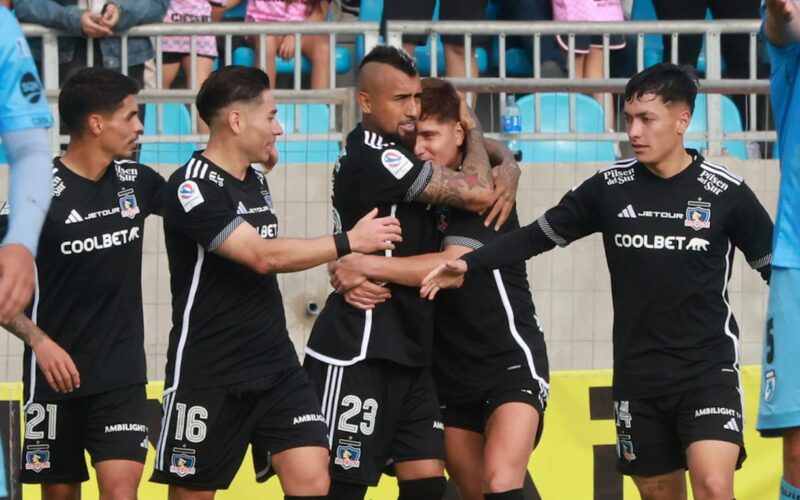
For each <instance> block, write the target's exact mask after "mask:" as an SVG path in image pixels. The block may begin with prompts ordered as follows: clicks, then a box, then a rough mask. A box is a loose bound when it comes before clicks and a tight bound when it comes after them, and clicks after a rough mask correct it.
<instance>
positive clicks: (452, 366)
mask: <svg viewBox="0 0 800 500" xmlns="http://www.w3.org/2000/svg"><path fill="white" fill-rule="evenodd" d="M421 104H422V106H421V108H422V112H421V114H420V119H419V122H418V123H417V141H416V146H415V148H414V154H415V155H416V157H417V158H419V159H420V160H423V161H431V162H432V163H434V164H437V165H443V166H445V167H447V168H450V169H453V170H456V169H458V168H459V166H460V165H461V162H462V159H463V155H464V153H463V147H462V146H463V145H464V139H465V137H466V132H465V129H464V127H463V126H462V125H461V122H460V119H459V113H458V107H459V96H458V94H457V93H456V90H455V89H454V88H453V87H452V85H450V84H449V83H447V82H446V81H444V80H439V79H425V80H423V81H422V99H421ZM509 155H510V153H509ZM518 227H519V223H518V222H517V214H516V210H514V211H513V212H512V214H511V218H510V219H509V220H508V221H507V222H506V223H505V224H504V225H503V226H502V228H501V230H500V232H496V231H494V230H492V229H491V228H487V227H486V226H485V225H484V219H483V217H482V216H481V215H479V214H476V213H473V212H468V211H466V210H461V209H458V208H447V207H443V208H440V209H439V231H440V232H441V233H442V236H443V237H444V238H443V241H442V247H443V250H442V251H441V252H438V253H433V254H424V255H419V256H413V257H397V258H393V259H386V258H385V257H382V256H376V255H358V254H352V255H348V256H346V257H342V258H341V259H339V260H338V261H337V263H336V265H335V266H334V268H335V273H334V274H333V277H332V281H333V282H334V285H335V286H336V288H337V291H339V292H340V293H344V295H345V298H346V299H347V300H348V303H350V304H351V305H353V306H355V307H359V308H364V307H367V308H369V307H374V306H375V304H373V303H365V300H364V299H363V298H362V296H361V295H359V290H358V287H360V286H362V283H364V284H367V285H368V286H369V287H372V286H374V285H371V284H369V283H368V282H367V281H366V280H368V279H369V280H372V281H373V282H376V283H378V282H386V281H389V282H393V283H398V284H401V285H406V286H411V287H418V286H419V284H420V282H421V281H422V278H423V277H424V276H425V275H426V274H427V273H428V272H429V271H430V270H431V269H432V268H433V267H435V266H436V265H438V264H440V263H442V262H446V261H447V260H450V259H456V258H458V257H460V256H462V255H464V254H465V253H467V252H470V251H472V250H474V249H476V248H480V247H481V246H483V245H484V244H485V243H488V242H490V241H492V240H493V239H495V238H497V237H498V236H499V235H500V234H504V233H506V232H508V231H511V230H513V229H515V228H518ZM353 294H356V296H355V297H354V298H353V299H352V300H351V295H353ZM548 375H549V374H548V366H547V354H546V351H545V345H544V336H543V334H542V331H541V327H540V324H539V321H538V318H537V317H536V312H535V309H534V306H533V300H532V298H531V293H530V287H529V285H528V280H527V277H526V271H525V266H524V263H523V262H522V261H520V262H519V263H517V264H516V265H512V266H508V267H505V268H502V269H494V270H482V271H480V272H479V273H477V274H476V276H475V277H474V278H472V279H470V280H469V281H468V282H467V284H466V285H465V286H463V287H462V288H460V289H459V290H453V291H448V292H445V293H442V294H440V295H439V297H438V298H437V301H436V305H435V333H434V348H433V376H434V382H435V383H436V389H437V391H438V396H439V402H440V405H441V409H442V416H443V422H444V440H445V455H446V466H447V471H448V472H449V474H450V477H451V478H453V480H454V481H455V482H456V485H457V487H458V490H459V493H460V495H461V498H462V499H464V500H483V499H484V498H486V499H492V500H503V499H506V500H512V499H522V498H523V496H522V486H523V482H524V479H525V474H526V471H527V465H528V462H529V460H530V455H531V452H532V451H533V448H534V445H535V443H536V442H537V441H538V439H539V437H540V434H541V428H542V416H543V414H544V408H545V405H546V403H547V397H548V392H549V383H548Z"/></svg>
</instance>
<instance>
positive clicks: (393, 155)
mask: <svg viewBox="0 0 800 500" xmlns="http://www.w3.org/2000/svg"><path fill="white" fill-rule="evenodd" d="M381 163H383V166H384V167H386V170H388V171H389V173H390V174H392V175H393V176H395V178H396V179H402V178H403V176H405V175H406V174H407V173H408V171H409V170H411V167H413V166H414V164H413V163H412V162H411V160H409V159H408V158H406V156H405V155H404V154H403V153H401V152H400V151H398V150H396V149H387V150H386V151H384V152H383V154H382V155H381Z"/></svg>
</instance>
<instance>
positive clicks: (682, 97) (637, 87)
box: [625, 63, 699, 113]
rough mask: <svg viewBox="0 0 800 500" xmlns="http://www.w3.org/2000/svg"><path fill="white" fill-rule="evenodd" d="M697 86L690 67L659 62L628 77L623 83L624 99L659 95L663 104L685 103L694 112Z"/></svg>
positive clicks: (697, 83) (629, 99)
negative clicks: (628, 79)
mask: <svg viewBox="0 0 800 500" xmlns="http://www.w3.org/2000/svg"><path fill="white" fill-rule="evenodd" d="M698 87H699V82H698V81H697V75H696V74H695V72H694V70H693V69H692V68H691V67H689V66H678V65H675V64H672V63H659V64H656V65H653V66H650V67H649V68H647V69H645V70H643V71H641V72H639V73H637V74H636V75H634V77H633V78H631V79H630V81H629V82H628V84H627V85H625V100H626V101H631V100H633V99H638V98H639V97H642V96H643V95H647V94H653V95H655V96H658V97H660V98H661V100H662V101H663V102H664V104H670V103H673V102H682V103H685V104H686V105H688V106H689V111H690V112H692V113H694V100H695V98H696V97H697V89H698Z"/></svg>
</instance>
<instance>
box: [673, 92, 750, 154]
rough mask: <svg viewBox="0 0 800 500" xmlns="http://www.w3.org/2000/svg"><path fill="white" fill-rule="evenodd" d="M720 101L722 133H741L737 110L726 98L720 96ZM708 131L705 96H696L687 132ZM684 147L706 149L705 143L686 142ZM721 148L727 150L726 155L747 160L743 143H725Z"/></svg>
mask: <svg viewBox="0 0 800 500" xmlns="http://www.w3.org/2000/svg"><path fill="white" fill-rule="evenodd" d="M720 98H721V99H722V131H723V132H743V131H744V127H743V125H742V117H741V115H740V114H739V108H737V107H736V104H735V103H734V102H733V101H732V100H731V98H730V97H728V96H725V95H723V96H720ZM707 130H708V111H707V109H706V95H705V94H698V95H697V99H696V100H695V103H694V115H692V123H691V124H689V129H688V130H687V132H689V133H691V132H706V131H707ZM685 144H686V147H689V148H695V149H697V150H700V151H702V150H704V149H706V148H707V147H708V143H707V142H705V141H686V143H685ZM722 147H723V148H725V149H727V150H728V154H730V155H731V156H735V157H737V158H741V159H743V160H746V159H747V148H746V146H745V142H744V141H725V142H724V143H723V144H722Z"/></svg>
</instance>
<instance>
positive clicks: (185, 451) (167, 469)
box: [150, 367, 328, 490]
mask: <svg viewBox="0 0 800 500" xmlns="http://www.w3.org/2000/svg"><path fill="white" fill-rule="evenodd" d="M163 405H164V415H163V417H162V421H161V434H160V436H159V439H158V443H157V446H156V463H155V470H154V471H153V475H152V477H151V478H150V480H151V481H153V482H156V483H166V484H175V485H178V486H183V487H186V488H191V489H197V490H218V489H226V488H227V487H228V486H229V485H230V483H231V481H232V480H233V477H234V476H235V475H236V472H237V471H238V470H239V466H240V465H241V463H242V459H243V458H244V455H245V453H246V452H247V446H248V445H252V446H253V451H252V453H253V464H254V466H255V469H256V479H258V480H262V481H263V480H266V479H267V478H268V477H269V476H270V475H271V472H272V471H271V468H270V457H271V456H272V455H274V454H276V453H280V452H281V451H285V450H288V449H291V448H298V447H301V446H320V447H327V445H328V442H327V439H326V434H327V427H326V426H325V421H324V418H323V417H322V415H321V414H320V406H319V399H318V398H317V394H316V393H315V392H314V388H313V386H312V385H311V381H310V380H309V379H308V376H307V375H306V373H305V372H304V371H303V369H302V368H300V367H296V368H290V369H288V370H284V371H282V372H279V373H276V374H273V375H270V376H268V377H266V378H265V379H263V384H258V387H257V388H253V389H243V388H242V387H241V386H238V387H215V388H206V389H181V388H178V389H177V390H176V391H173V392H170V393H168V394H166V395H165V396H164V403H163Z"/></svg>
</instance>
